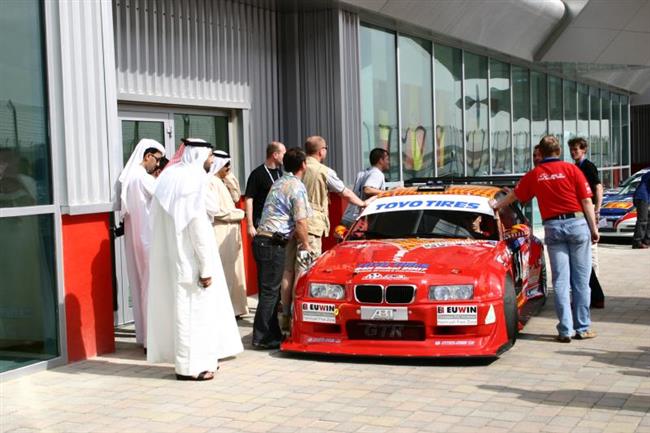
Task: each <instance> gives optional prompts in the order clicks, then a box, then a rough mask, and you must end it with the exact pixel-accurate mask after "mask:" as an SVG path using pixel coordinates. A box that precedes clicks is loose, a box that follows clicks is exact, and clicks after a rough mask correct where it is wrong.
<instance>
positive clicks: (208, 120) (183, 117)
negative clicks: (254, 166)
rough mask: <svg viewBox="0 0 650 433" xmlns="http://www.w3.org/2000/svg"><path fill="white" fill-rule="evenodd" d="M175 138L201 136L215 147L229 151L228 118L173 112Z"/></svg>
mask: <svg viewBox="0 0 650 433" xmlns="http://www.w3.org/2000/svg"><path fill="white" fill-rule="evenodd" d="M174 131H176V137H177V138H191V137H193V138H202V139H204V140H205V141H207V142H208V143H212V144H213V145H214V147H215V148H216V149H219V150H223V151H226V152H230V149H229V145H228V118H226V117H224V116H206V115H197V114H178V113H175V114H174Z"/></svg>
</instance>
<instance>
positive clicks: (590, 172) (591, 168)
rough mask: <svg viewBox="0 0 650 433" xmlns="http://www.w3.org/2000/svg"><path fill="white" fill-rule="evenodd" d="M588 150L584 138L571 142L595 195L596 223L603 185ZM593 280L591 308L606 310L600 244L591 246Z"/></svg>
mask: <svg viewBox="0 0 650 433" xmlns="http://www.w3.org/2000/svg"><path fill="white" fill-rule="evenodd" d="M587 149H589V144H588V143H587V140H585V139H584V138H582V137H576V138H572V139H570V140H569V151H570V152H571V158H573V160H574V161H575V163H576V165H577V166H578V168H580V170H581V171H582V173H583V174H584V175H585V178H587V182H589V187H590V188H591V191H592V193H593V195H592V196H591V201H592V202H593V203H594V213H595V214H596V222H598V219H599V218H600V206H601V205H602V204H603V184H602V183H601V182H600V177H599V176H598V169H597V168H596V166H595V165H594V163H593V162H591V161H589V160H588V159H587ZM591 263H592V270H591V278H590V279H589V286H590V287H591V308H604V307H605V294H604V293H603V289H602V287H601V286H600V281H598V244H597V243H593V244H591Z"/></svg>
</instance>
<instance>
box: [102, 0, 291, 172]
mask: <svg viewBox="0 0 650 433" xmlns="http://www.w3.org/2000/svg"><path fill="white" fill-rule="evenodd" d="M113 16H114V29H115V51H116V54H115V58H116V63H117V92H118V98H119V99H120V101H130V102H145V103H147V102H148V103H163V104H175V105H185V106H197V107H213V108H241V109H249V110H250V113H248V114H247V117H248V118H249V120H250V122H249V128H250V130H249V131H248V132H249V134H248V135H247V136H248V142H247V143H244V148H245V150H246V151H245V152H244V154H245V155H246V156H247V157H248V158H250V159H251V160H252V161H249V162H248V163H251V164H252V165H256V162H257V163H259V161H261V159H263V157H264V148H265V145H266V143H268V142H269V141H271V140H273V139H278V138H279V131H280V127H279V122H280V120H279V114H278V107H279V102H278V98H279V96H278V93H279V90H278V59H277V57H278V51H277V36H276V33H277V24H276V20H277V18H276V12H274V11H272V10H270V9H268V8H265V7H260V4H250V3H246V4H244V3H241V2H238V1H232V0H214V1H213V0H114V1H113Z"/></svg>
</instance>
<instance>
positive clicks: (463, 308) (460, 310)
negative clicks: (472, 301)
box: [436, 305, 478, 326]
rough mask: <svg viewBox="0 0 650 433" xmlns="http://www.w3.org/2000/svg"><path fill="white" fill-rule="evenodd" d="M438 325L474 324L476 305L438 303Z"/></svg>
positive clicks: (475, 320) (476, 314)
mask: <svg viewBox="0 0 650 433" xmlns="http://www.w3.org/2000/svg"><path fill="white" fill-rule="evenodd" d="M436 311H437V313H438V314H437V319H436V320H437V324H438V326H472V325H476V324H477V323H478V322H477V317H478V305H438V307H437V309H436Z"/></svg>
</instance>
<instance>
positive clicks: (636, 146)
mask: <svg viewBox="0 0 650 433" xmlns="http://www.w3.org/2000/svg"><path fill="white" fill-rule="evenodd" d="M630 125H631V138H632V142H631V148H632V149H631V151H632V165H633V166H637V168H641V167H646V166H648V165H650V105H633V106H631V107H630ZM633 169H634V167H633Z"/></svg>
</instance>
